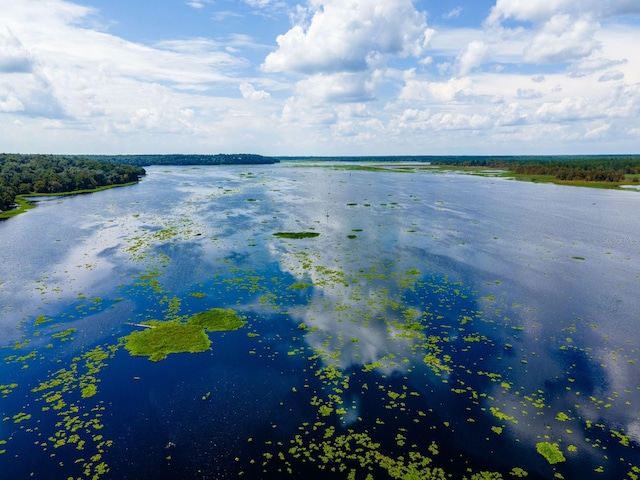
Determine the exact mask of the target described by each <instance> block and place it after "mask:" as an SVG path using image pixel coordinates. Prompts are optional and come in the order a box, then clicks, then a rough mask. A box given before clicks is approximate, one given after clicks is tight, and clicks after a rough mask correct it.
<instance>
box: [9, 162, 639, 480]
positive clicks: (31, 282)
mask: <svg viewBox="0 0 640 480" xmlns="http://www.w3.org/2000/svg"><path fill="white" fill-rule="evenodd" d="M371 167H372V166H371V165H368V164H349V163H339V164H338V163H336V164H332V163H319V164H314V163H311V162H295V161H286V162H282V163H281V164H277V165H268V166H250V167H249V166H224V167H186V168H185V167H149V168H147V172H148V174H147V176H146V177H145V178H143V179H142V181H141V182H140V183H139V184H138V185H134V186H130V187H123V188H115V189H111V190H107V191H103V192H99V193H94V194H89V195H80V196H73V197H63V198H43V199H40V201H39V202H38V206H37V208H35V209H33V210H30V211H28V212H27V213H24V214H21V215H19V216H17V217H15V218H13V219H10V220H8V221H5V222H2V223H0V249H1V251H2V263H1V264H0V335H1V337H0V338H1V339H2V340H1V348H2V351H1V353H2V358H3V362H2V364H1V367H0V395H1V397H0V402H1V403H0V405H1V411H2V418H3V421H2V422H1V423H0V472H2V474H1V476H2V478H7V479H19V478H35V479H51V478H60V479H79V478H83V479H85V478H93V479H137V480H143V479H167V480H168V479H176V478H185V479H186V478H193V479H196V478H198V479H200V478H202V479H214V478H215V479H220V478H239V477H246V478H252V479H254V478H263V479H276V478H278V479H279V478H287V477H291V478H300V477H302V476H304V477H306V478H309V479H316V478H318V479H320V478H322V479H325V478H344V479H365V478H375V479H376V480H378V479H384V478H397V479H400V478H411V479H440V478H455V479H462V478H468V479H499V478H505V479H508V478H521V477H524V476H525V475H526V478H528V479H550V478H567V479H569V478H611V479H625V478H628V479H635V478H638V477H639V475H640V448H639V447H640V352H639V351H638V349H639V348H640V328H638V327H639V324H640V301H639V299H638V292H640V218H639V217H638V212H639V211H640V195H639V194H638V193H637V192H633V191H613V190H600V189H587V188H576V187H565V186H557V185H551V184H533V183H522V182H516V181H513V180H509V179H504V178H494V177H491V176H477V175H469V174H460V173H454V172H451V173H442V172H439V173H438V172H434V171H428V170H424V169H418V168H398V167H397V166H396V167H394V166H388V167H386V168H371ZM276 233H285V234H292V233H295V234H304V235H284V236H277V235H274V234H276ZM311 234H317V235H311ZM296 236H299V237H302V238H295V237H296ZM218 308H221V309H232V310H233V311H235V312H236V313H237V314H238V315H239V316H240V317H242V319H243V320H244V321H245V322H246V324H245V325H244V326H243V327H242V328H240V329H238V330H235V331H214V332H207V333H206V334H207V336H208V338H209V339H210V341H211V348H210V349H209V350H206V351H204V352H201V353H171V354H169V355H168V356H166V358H165V359H163V360H160V361H150V359H149V358H147V357H145V356H133V355H131V354H130V353H129V351H128V350H127V349H125V341H126V340H125V338H130V337H128V336H129V335H131V334H132V333H133V332H142V331H144V330H147V327H145V326H144V325H148V324H149V322H150V321H152V320H156V321H167V322H175V323H179V324H183V323H185V322H187V321H188V319H189V318H190V317H192V316H193V315H195V314H197V313H200V312H205V311H208V310H210V309H218ZM149 330H151V329H149Z"/></svg>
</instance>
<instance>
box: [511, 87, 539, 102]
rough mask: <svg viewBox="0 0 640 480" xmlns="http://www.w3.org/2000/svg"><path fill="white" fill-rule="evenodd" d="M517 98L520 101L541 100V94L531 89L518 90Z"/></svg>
mask: <svg viewBox="0 0 640 480" xmlns="http://www.w3.org/2000/svg"><path fill="white" fill-rule="evenodd" d="M517 95H518V98H520V99H522V100H535V99H537V98H542V93H540V92H539V91H537V90H534V89H533V88H519V89H518V91H517Z"/></svg>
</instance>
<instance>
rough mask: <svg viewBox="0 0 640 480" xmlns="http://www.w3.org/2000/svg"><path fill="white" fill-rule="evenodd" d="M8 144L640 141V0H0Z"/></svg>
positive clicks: (489, 147) (143, 147) (354, 146)
mask: <svg viewBox="0 0 640 480" xmlns="http://www.w3.org/2000/svg"><path fill="white" fill-rule="evenodd" d="M0 151H3V152H14V153H67V154H83V153H84V154H89V153H93V154H127V153H129V154H134V153H209V154H215V153H258V154H262V155H276V156H277V155H280V156H298V155H305V156H306V155H309V156H327V155H332V156H342V155H355V156H358V155H535V154H537V155H546V154H619V153H634V154H637V153H640V0H437V1H436V0H431V1H428V0H413V1H412V0H375V1H374V0H233V1H232V0H186V1H185V0H153V1H151V0H135V1H132V0H74V1H70V0H0Z"/></svg>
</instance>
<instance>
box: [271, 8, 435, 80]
mask: <svg viewBox="0 0 640 480" xmlns="http://www.w3.org/2000/svg"><path fill="white" fill-rule="evenodd" d="M307 16H308V17H311V20H310V22H309V23H308V24H307V25H304V24H301V23H299V24H297V25H295V26H294V27H293V28H291V29H290V30H289V31H288V32H287V33H285V34H284V35H280V36H278V38H277V39H276V41H277V43H278V49H277V50H276V51H275V52H272V53H270V54H269V55H268V56H267V58H266V59H265V61H264V64H263V66H262V68H263V70H264V71H266V72H284V71H293V72H299V73H304V74H315V73H324V74H327V73H336V72H356V71H364V70H367V69H369V68H370V67H371V66H376V65H377V64H378V62H384V60H385V58H386V57H388V56H409V55H414V56H419V55H421V54H422V52H423V51H424V49H425V48H426V46H427V44H428V42H429V39H430V35H431V33H430V32H429V31H428V30H427V27H426V20H425V16H424V14H422V13H420V12H418V11H417V10H415V8H414V6H413V3H412V2H411V1H410V0H384V1H382V2H371V1H365V0H324V1H320V0H317V1H314V2H311V5H310V7H309V9H308V10H307Z"/></svg>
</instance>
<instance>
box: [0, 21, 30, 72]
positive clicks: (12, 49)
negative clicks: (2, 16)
mask: <svg viewBox="0 0 640 480" xmlns="http://www.w3.org/2000/svg"><path fill="white" fill-rule="evenodd" d="M32 69H33V59H32V58H31V54H30V53H29V51H28V50H27V49H26V48H25V47H24V45H22V43H21V42H20V40H18V38H17V37H16V36H15V35H14V34H13V33H12V32H11V30H9V29H8V28H6V27H5V29H4V32H2V31H1V30H0V73H29V72H31V71H32Z"/></svg>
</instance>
